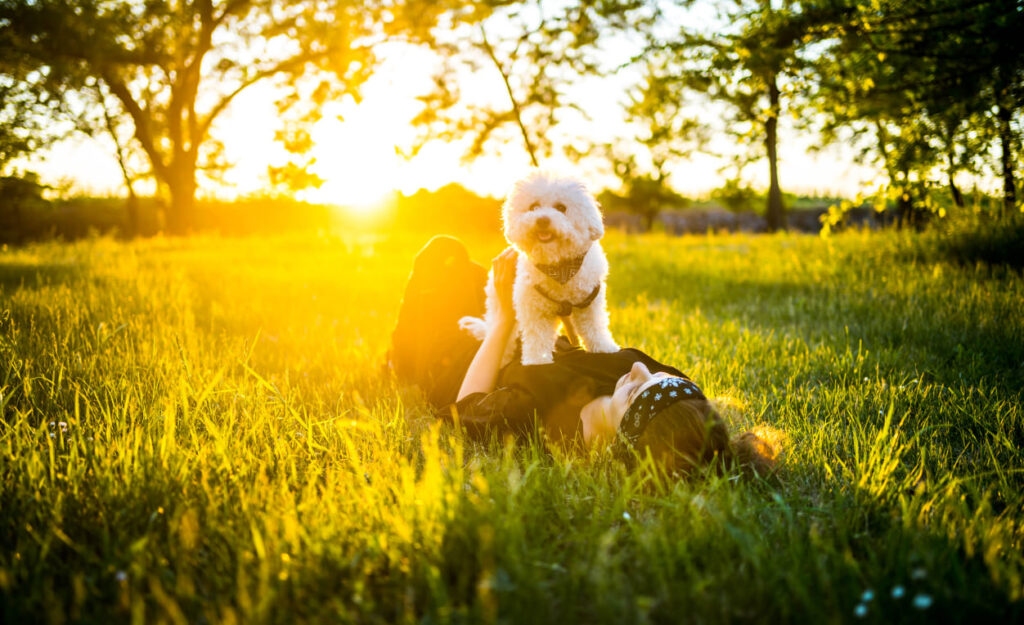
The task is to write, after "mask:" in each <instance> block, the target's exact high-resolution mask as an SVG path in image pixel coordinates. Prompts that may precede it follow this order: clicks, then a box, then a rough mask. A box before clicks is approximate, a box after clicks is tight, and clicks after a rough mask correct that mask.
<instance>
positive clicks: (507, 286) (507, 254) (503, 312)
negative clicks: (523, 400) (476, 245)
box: [458, 248, 519, 399]
mask: <svg viewBox="0 0 1024 625" xmlns="http://www.w3.org/2000/svg"><path fill="white" fill-rule="evenodd" d="M518 260H519V256H518V254H517V253H516V251H515V250H514V249H512V248H508V249H507V250H505V251H504V252H502V253H501V254H498V256H497V258H495V259H494V260H493V261H492V262H491V271H492V272H493V275H494V291H495V294H496V295H497V296H498V297H497V299H498V310H496V311H494V312H495V319H496V323H495V324H494V325H491V326H488V328H487V335H486V336H484V341H483V343H481V344H480V348H479V349H477V350H476V355H475V356H473V362H471V363H469V369H467V370H466V376H465V377H464V378H462V386H461V387H459V396H458V398H459V399H462V398H464V397H466V396H467V395H470V394H472V393H490V392H491V391H493V390H494V385H495V384H496V383H497V381H498V372H499V371H500V369H501V357H502V355H503V354H504V353H505V347H506V346H507V345H508V342H509V339H510V338H511V337H512V328H513V326H514V325H515V321H516V312H515V310H514V309H513V308H512V285H513V284H514V283H515V281H516V262H517V261H518ZM488 312H490V311H488Z"/></svg>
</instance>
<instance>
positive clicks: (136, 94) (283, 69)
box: [0, 0, 405, 233]
mask: <svg viewBox="0 0 1024 625" xmlns="http://www.w3.org/2000/svg"><path fill="white" fill-rule="evenodd" d="M381 10H382V9H381V7H379V6H375V5H369V4H363V3H352V2H347V1H345V0H339V1H336V2H327V3H313V2H291V3H287V4H286V5H281V6H279V5H277V4H275V3H267V2H257V1H252V0H240V1H233V2H227V3H220V4H218V5H217V6H214V3H212V2H186V3H178V2H166V1H162V0H153V1H149V2H145V3H142V4H140V5H138V6H132V5H129V4H126V3H116V2H114V3H110V2H100V3H96V2H91V1H88V0H84V1H71V0H60V1H55V2H32V1H27V0H4V1H3V2H0V52H2V53H3V55H4V57H5V58H6V57H8V56H10V57H11V58H15V59H18V61H19V64H18V66H17V69H18V70H19V74H17V75H15V79H16V80H24V79H25V77H27V76H28V75H30V74H31V73H33V72H34V73H35V74H37V75H43V76H46V77H48V79H49V80H50V82H51V83H53V84H52V85H49V86H47V89H48V90H49V91H50V92H53V93H56V94H64V93H66V92H68V91H71V92H75V93H77V94H79V96H80V97H79V100H81V101H82V102H86V103H87V102H89V101H90V100H91V99H93V98H94V95H95V94H97V93H98V94H100V98H101V99H102V101H103V102H104V103H106V102H107V94H108V93H109V95H110V96H111V98H110V106H111V107H113V106H114V105H113V102H114V101H116V102H117V105H116V108H114V109H113V110H109V109H108V111H107V112H108V113H109V114H110V116H111V117H112V118H113V119H114V120H116V121H117V122H118V123H117V124H114V126H115V127H117V126H120V125H121V123H122V122H127V124H128V125H129V126H130V127H131V129H132V147H133V148H134V149H135V150H137V151H138V152H140V153H141V154H144V155H145V160H146V161H147V163H148V166H149V167H148V171H146V173H148V174H150V175H152V176H154V177H155V178H156V180H157V181H158V182H159V183H160V185H161V186H162V188H163V189H164V190H165V191H166V192H167V194H168V195H169V198H170V202H169V204H168V211H167V213H168V228H169V230H171V231H172V232H175V233H181V232H185V231H187V230H189V229H190V228H191V227H192V226H193V223H192V220H193V208H194V195H195V191H196V186H197V180H196V176H197V171H201V172H205V173H206V174H207V175H211V176H212V175H215V173H216V172H218V171H221V170H223V169H224V168H225V167H226V166H227V164H226V163H225V162H224V161H223V158H222V147H223V146H221V145H220V144H219V143H218V142H217V141H216V140H214V139H212V138H211V135H210V130H211V128H212V127H213V125H214V123H215V121H216V120H217V119H218V117H219V116H220V115H221V114H222V113H223V112H224V111H225V110H226V109H227V108H228V107H229V106H230V105H231V104H232V102H233V101H234V100H235V98H236V97H237V96H238V95H239V94H240V93H242V92H244V91H245V90H247V89H249V88H250V87H251V86H252V85H254V84H256V83H259V82H263V81H270V80H275V81H277V83H278V84H277V87H278V93H279V94H280V95H281V100H280V101H279V108H280V110H281V111H282V114H283V113H284V112H286V111H292V112H293V113H294V115H295V117H296V119H294V120H290V121H293V122H305V123H310V122H312V121H314V120H315V119H316V118H317V116H318V114H319V110H320V105H321V104H323V102H324V100H325V99H326V98H327V97H329V96H340V95H341V94H343V93H350V94H355V95H358V89H359V87H360V85H361V84H362V83H363V82H364V81H365V80H366V78H367V77H368V76H369V75H370V72H371V71H372V68H373V65H374V60H375V57H374V54H373V50H372V46H370V45H369V40H370V39H371V38H374V37H376V38H380V37H381V36H382V34H383V33H384V31H385V30H386V28H385V27H384V26H383V24H384V21H383V20H381V19H377V18H379V17H380V11H381ZM402 12H403V7H392V8H391V9H390V11H389V13H390V14H391V15H392V17H394V16H395V15H398V14H401V13H402ZM392 21H394V20H392ZM402 23H405V22H402ZM5 70H6V68H4V67H2V66H0V73H3V72H5ZM325 76H330V77H332V78H333V80H331V81H325V80H322V79H323V78H324V77H325ZM317 77H319V78H321V80H319V81H313V82H314V84H315V86H314V87H310V86H309V81H310V80H312V79H313V78H317ZM0 78H2V76H0ZM300 79H301V80H300ZM0 84H3V83H2V82H0ZM310 92H312V93H310ZM94 113H95V111H88V112H87V114H85V115H83V116H82V117H81V119H80V121H81V122H82V123H83V124H84V125H85V126H87V127H88V129H90V130H91V131H93V132H105V131H106V130H108V129H109V126H110V125H111V124H109V123H104V124H101V123H100V116H99V115H95V114H94ZM105 121H106V120H105ZM111 134H113V135H115V138H116V135H117V133H116V131H114V130H111ZM119 150H120V148H119ZM126 177H128V176H127V175H126Z"/></svg>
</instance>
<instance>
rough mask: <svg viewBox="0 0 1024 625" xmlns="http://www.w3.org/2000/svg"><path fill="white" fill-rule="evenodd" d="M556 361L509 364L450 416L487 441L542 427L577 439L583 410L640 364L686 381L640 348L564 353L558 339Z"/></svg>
mask: <svg viewBox="0 0 1024 625" xmlns="http://www.w3.org/2000/svg"><path fill="white" fill-rule="evenodd" d="M559 344H560V347H562V349H560V350H559V351H556V352H555V353H554V359H555V361H554V362H553V363H551V364H544V365H522V364H520V363H519V362H518V361H514V362H512V363H510V364H508V365H507V366H506V367H505V368H503V369H502V370H501V372H500V373H499V375H498V382H497V388H495V390H493V391H491V392H490V393H472V394H470V395H467V396H466V397H464V398H462V399H461V400H460V401H458V402H456V403H455V404H453V405H452V406H451V407H449V409H448V410H447V411H445V412H447V413H448V415H449V416H451V417H452V418H457V419H458V420H459V422H460V423H461V424H462V425H463V426H464V427H465V428H466V430H467V432H469V433H470V434H471V435H474V436H477V437H483V436H486V435H487V434H489V433H490V432H499V433H506V432H507V433H511V434H515V435H518V436H523V435H528V434H529V433H530V432H532V431H533V428H534V426H535V424H537V423H540V424H543V426H544V429H545V431H546V433H547V434H548V435H549V436H550V437H551V438H553V439H555V440H564V439H572V438H574V437H575V436H576V435H577V434H579V433H580V432H581V427H582V422H581V421H580V409H581V408H583V406H584V405H586V404H587V403H588V402H589V401H591V400H592V399H594V398H595V397H598V396H601V395H611V394H612V393H613V392H614V391H615V383H616V382H618V380H619V378H621V377H622V376H623V375H624V374H626V373H628V372H629V370H630V369H631V368H632V367H633V363H635V362H637V361H640V362H642V363H644V365H646V366H647V368H648V369H650V371H651V372H652V373H656V372H659V371H661V372H665V373H669V374H671V375H676V376H679V377H682V378H685V379H687V380H688V379H689V378H687V377H686V376H685V375H684V374H683V373H682V372H681V371H679V370H678V369H676V368H674V367H670V366H668V365H665V364H662V363H660V362H658V361H657V360H654V359H653V358H651V357H650V356H648V355H647V354H645V353H643V352H641V351H640V350H638V349H632V348H627V349H622V350H619V351H618V352H615V353H611V354H594V353H589V352H586V351H584V350H582V349H580V348H569V349H565V346H566V345H567V341H564V340H560V341H559Z"/></svg>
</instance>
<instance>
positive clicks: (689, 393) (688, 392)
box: [683, 388, 693, 395]
mask: <svg viewBox="0 0 1024 625" xmlns="http://www.w3.org/2000/svg"><path fill="white" fill-rule="evenodd" d="M683 390H685V391H686V394H687V395H693V391H691V390H690V389H688V388H687V389H683Z"/></svg>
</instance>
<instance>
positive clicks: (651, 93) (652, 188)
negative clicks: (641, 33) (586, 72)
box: [604, 55, 707, 230]
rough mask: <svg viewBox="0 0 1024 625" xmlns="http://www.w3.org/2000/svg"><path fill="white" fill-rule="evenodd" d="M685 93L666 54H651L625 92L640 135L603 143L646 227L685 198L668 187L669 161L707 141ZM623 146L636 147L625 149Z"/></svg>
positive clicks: (625, 193) (628, 113)
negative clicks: (640, 74)
mask: <svg viewBox="0 0 1024 625" xmlns="http://www.w3.org/2000/svg"><path fill="white" fill-rule="evenodd" d="M685 93H686V92H685V91H684V89H683V88H682V87H681V85H680V79H679V77H678V76H676V75H674V74H672V73H671V71H669V66H668V65H667V64H666V62H665V59H664V58H661V57H659V56H658V55H654V56H649V57H647V59H646V60H645V62H644V77H643V79H642V80H641V82H640V84H639V85H637V86H636V87H635V88H633V89H632V90H631V91H630V92H629V93H628V94H627V102H626V103H625V107H624V113H625V118H626V120H627V121H628V122H630V123H631V124H633V126H634V127H635V128H636V130H637V135H636V136H635V137H632V138H630V139H625V140H617V141H616V142H615V143H614V144H607V145H605V146H604V151H605V153H606V154H607V158H608V160H609V162H610V163H611V165H612V169H613V170H614V172H615V174H616V176H617V177H618V178H619V179H620V180H622V182H623V196H624V197H625V199H626V200H627V201H628V203H629V206H630V209H631V210H632V211H633V212H636V213H639V214H640V216H641V217H643V219H644V227H645V228H646V229H647V230H650V229H651V227H652V226H653V225H654V219H655V218H656V217H657V216H658V214H659V213H660V212H661V211H662V210H664V209H665V206H666V204H668V203H670V202H676V203H678V202H679V201H680V200H681V198H680V196H679V195H678V194H677V193H676V192H675V191H673V190H672V189H671V188H670V186H669V177H670V168H671V165H672V164H673V163H674V162H675V161H677V160H679V159H684V158H689V157H690V156H691V155H692V154H693V153H694V152H695V151H696V150H699V149H701V148H702V147H703V146H704V145H705V143H706V142H707V128H706V127H705V126H704V125H703V124H701V123H700V121H699V120H698V119H697V118H696V117H694V116H691V115H687V113H686V104H687V102H686V100H685V97H684V96H685ZM622 146H633V147H635V148H638V149H632V150H629V149H627V150H624V149H623V147H622ZM641 160H642V161H644V162H643V163H641V162H640V161H641Z"/></svg>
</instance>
